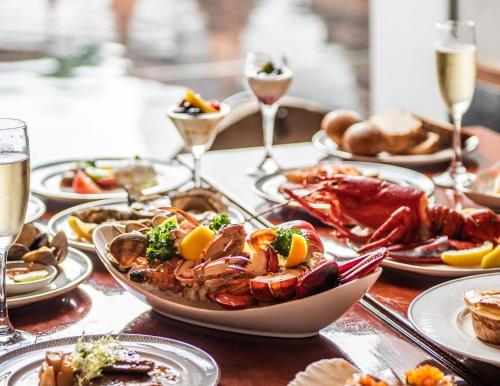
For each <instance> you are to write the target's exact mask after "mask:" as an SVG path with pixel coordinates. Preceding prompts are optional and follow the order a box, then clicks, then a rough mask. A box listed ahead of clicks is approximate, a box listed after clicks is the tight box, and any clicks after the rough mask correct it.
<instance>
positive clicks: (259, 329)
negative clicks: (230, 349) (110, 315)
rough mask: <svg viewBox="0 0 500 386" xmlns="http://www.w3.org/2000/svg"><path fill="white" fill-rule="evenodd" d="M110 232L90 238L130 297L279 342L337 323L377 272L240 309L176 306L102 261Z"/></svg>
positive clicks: (176, 315)
mask: <svg viewBox="0 0 500 386" xmlns="http://www.w3.org/2000/svg"><path fill="white" fill-rule="evenodd" d="M116 234H117V233H116V230H115V228H114V226H113V225H111V224H103V225H100V226H99V227H98V228H97V229H96V230H95V231H94V234H93V238H94V245H95V248H96V251H97V253H98V255H99V258H100V259H101V261H102V262H103V264H104V265H105V267H106V268H107V269H108V271H109V272H110V273H111V274H112V275H113V277H114V278H115V279H116V280H117V281H118V282H119V283H120V284H121V285H122V286H123V287H124V288H125V289H126V290H128V291H129V292H131V293H132V294H133V295H134V296H136V297H137V298H139V299H140V300H142V301H143V302H145V303H147V304H149V305H150V306H151V307H152V308H153V309H154V310H155V311H156V312H158V313H160V314H162V315H165V316H167V317H170V318H172V319H176V320H181V321H184V322H187V323H191V324H195V325H199V326H204V327H210V328H215V329H218V330H223V331H231V332H238V333H243V334H250V335H261V336H273V337H281V338H303V337H308V336H314V335H317V334H318V333H319V331H320V330H321V329H322V328H324V327H326V326H328V325H329V324H331V323H333V322H334V321H336V320H337V319H338V318H340V317H341V316H342V315H343V314H344V313H345V312H346V311H347V310H348V309H349V308H350V307H351V306H352V305H354V304H355V303H357V302H358V300H359V299H361V297H362V296H363V295H364V294H365V292H366V291H368V289H369V288H370V287H371V286H372V285H373V284H374V283H375V281H376V280H377V278H378V277H379V276H380V274H381V272H382V269H381V268H378V269H377V270H375V271H374V272H372V273H371V274H369V275H367V276H365V277H363V278H361V279H358V280H354V281H352V282H350V283H348V284H344V285H342V286H339V287H336V288H332V289H330V290H328V291H324V292H321V293H319V294H316V295H312V296H309V297H305V298H302V299H297V300H290V301H287V302H282V303H276V304H273V305H269V306H263V307H254V308H248V309H244V310H224V309H209V308H202V306H200V307H195V306H193V305H187V304H182V299H181V298H180V297H178V296H169V295H168V294H166V293H164V292H161V291H159V290H156V289H155V290H151V289H150V288H146V286H144V285H141V284H137V283H134V282H132V281H131V280H129V279H128V277H127V275H126V274H124V273H122V272H120V271H119V270H118V269H116V268H115V267H114V266H113V264H111V262H110V260H109V258H108V256H107V255H108V252H107V249H106V244H107V243H109V242H110V241H111V240H112V239H113V237H114V236H116Z"/></svg>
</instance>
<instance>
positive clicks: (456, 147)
mask: <svg viewBox="0 0 500 386" xmlns="http://www.w3.org/2000/svg"><path fill="white" fill-rule="evenodd" d="M453 126H454V127H453V138H452V144H451V145H452V148H453V155H452V158H451V165H450V174H451V175H452V177H453V178H455V176H456V174H457V169H458V168H460V167H461V166H462V144H461V131H462V114H458V113H455V114H453Z"/></svg>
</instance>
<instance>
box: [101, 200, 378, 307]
mask: <svg viewBox="0 0 500 386" xmlns="http://www.w3.org/2000/svg"><path fill="white" fill-rule="evenodd" d="M163 209H164V210H165V214H163V215H159V216H156V217H155V218H153V220H152V223H153V226H152V227H143V228H142V229H135V230H132V231H127V230H124V231H123V228H121V229H122V232H119V233H120V234H118V235H117V236H116V237H115V238H113V239H112V240H111V241H110V243H109V244H108V250H109V259H110V261H111V262H112V263H113V264H114V265H115V266H116V267H118V269H119V270H121V271H122V272H124V273H126V275H127V276H128V278H129V279H130V281H132V282H135V283H139V284H141V285H149V286H152V287H153V288H155V289H159V290H161V291H165V292H167V293H168V294H169V295H170V294H171V295H175V294H178V295H180V296H181V297H183V298H184V299H187V300H189V301H191V302H195V304H198V303H204V304H210V302H212V303H215V304H216V305H218V306H221V307H223V308H225V309H230V310H237V309H244V308H249V307H252V306H258V305H265V304H269V303H274V302H279V301H285V300H291V299H297V298H302V297H305V296H309V295H312V294H314V293H317V292H320V291H324V290H327V289H330V288H333V287H336V286H338V285H342V284H345V283H347V282H350V281H352V280H355V279H357V278H359V277H362V276H365V275H367V274H368V273H370V272H372V271H373V270H374V269H375V268H376V267H377V266H378V265H379V264H380V262H381V261H382V259H383V258H384V257H385V255H386V251H385V249H383V248H382V249H380V250H376V251H373V252H370V253H368V254H366V255H364V256H361V257H360V258H357V259H355V260H353V261H351V262H349V263H347V264H344V265H339V264H338V263H337V262H336V261H331V260H327V259H326V258H325V256H324V254H323V252H324V249H323V244H322V242H321V240H320V238H319V236H318V234H317V233H316V231H315V229H314V228H313V227H312V226H311V224H309V223H307V222H305V221H292V222H288V223H284V224H281V225H278V226H276V227H273V228H267V229H261V230H257V231H254V232H252V233H250V234H249V235H247V233H246V230H245V228H244V226H243V225H242V224H231V222H230V219H229V217H228V216H227V215H226V214H225V213H219V214H218V215H217V216H215V217H213V218H211V219H210V220H202V221H198V220H197V219H196V218H194V217H193V216H192V215H190V214H189V213H187V212H186V211H183V210H181V209H178V208H174V207H165V208H163Z"/></svg>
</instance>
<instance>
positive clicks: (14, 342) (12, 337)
mask: <svg viewBox="0 0 500 386" xmlns="http://www.w3.org/2000/svg"><path fill="white" fill-rule="evenodd" d="M35 341H36V336H35V335H33V334H30V333H29V332H26V331H21V330H14V333H13V334H8V335H0V352H2V351H10V350H13V349H15V348H18V347H20V346H25V345H27V344H30V343H35Z"/></svg>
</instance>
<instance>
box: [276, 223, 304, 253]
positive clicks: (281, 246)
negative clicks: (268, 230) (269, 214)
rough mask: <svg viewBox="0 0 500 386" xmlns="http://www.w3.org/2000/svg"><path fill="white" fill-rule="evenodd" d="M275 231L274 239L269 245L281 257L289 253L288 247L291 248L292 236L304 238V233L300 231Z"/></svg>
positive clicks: (279, 229) (278, 229)
mask: <svg viewBox="0 0 500 386" xmlns="http://www.w3.org/2000/svg"><path fill="white" fill-rule="evenodd" d="M275 229H276V238H275V239H274V241H273V242H272V243H271V246H272V247H273V248H274V249H275V250H276V252H278V253H279V254H280V255H281V256H285V257H286V256H288V254H289V253H290V247H291V246H292V235H301V236H304V232H302V231H301V230H300V229H284V228H275ZM306 240H307V239H306Z"/></svg>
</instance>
